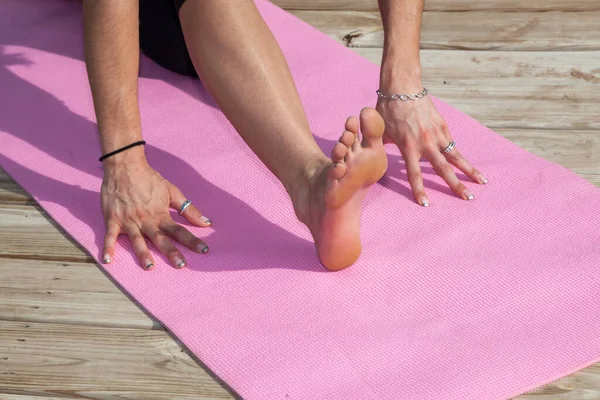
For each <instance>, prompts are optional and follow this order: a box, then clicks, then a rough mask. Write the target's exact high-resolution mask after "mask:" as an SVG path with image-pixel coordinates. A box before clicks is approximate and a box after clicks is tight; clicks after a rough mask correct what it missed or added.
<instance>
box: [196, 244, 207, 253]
mask: <svg viewBox="0 0 600 400" xmlns="http://www.w3.org/2000/svg"><path fill="white" fill-rule="evenodd" d="M196 250H197V251H198V253H202V254H206V253H208V246H207V245H205V244H203V243H200V244H199V245H198V246H197V247H196Z"/></svg>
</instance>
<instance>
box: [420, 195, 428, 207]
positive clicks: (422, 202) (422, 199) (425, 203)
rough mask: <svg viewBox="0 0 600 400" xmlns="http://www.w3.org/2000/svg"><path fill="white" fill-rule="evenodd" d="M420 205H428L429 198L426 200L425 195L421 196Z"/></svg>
mask: <svg viewBox="0 0 600 400" xmlns="http://www.w3.org/2000/svg"><path fill="white" fill-rule="evenodd" d="M421 205H422V206H423V207H429V200H427V198H426V197H422V198H421Z"/></svg>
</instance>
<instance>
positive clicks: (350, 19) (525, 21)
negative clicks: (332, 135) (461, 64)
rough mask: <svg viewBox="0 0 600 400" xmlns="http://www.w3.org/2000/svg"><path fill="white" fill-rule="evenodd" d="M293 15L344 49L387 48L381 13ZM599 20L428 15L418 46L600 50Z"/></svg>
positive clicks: (552, 15)
mask: <svg viewBox="0 0 600 400" xmlns="http://www.w3.org/2000/svg"><path fill="white" fill-rule="evenodd" d="M291 13H292V14H294V15H295V16H296V17H298V18H300V19H302V20H303V21H305V22H307V23H309V24H310V25H312V26H314V27H315V28H317V29H318V30H319V31H321V32H323V33H325V34H327V35H329V36H330V37H332V38H334V39H336V40H337V41H338V42H340V43H342V44H343V45H344V46H347V47H383V27H382V23H381V17H380V15H379V12H378V11H320V10H319V11H315V10H293V11H291ZM598 21H600V11H585V12H564V11H549V12H544V13H540V12H531V11H524V12H518V13H513V12H491V11H460V12H439V11H428V12H425V13H423V24H422V27H421V42H420V46H421V49H427V50H431V49H437V50H439V49H445V50H450V49H455V50H493V51H497V50H502V51H556V50H559V51H583V50H586V51H590V50H600V30H599V29H597V28H598ZM559 37H560V39H558V38H559Z"/></svg>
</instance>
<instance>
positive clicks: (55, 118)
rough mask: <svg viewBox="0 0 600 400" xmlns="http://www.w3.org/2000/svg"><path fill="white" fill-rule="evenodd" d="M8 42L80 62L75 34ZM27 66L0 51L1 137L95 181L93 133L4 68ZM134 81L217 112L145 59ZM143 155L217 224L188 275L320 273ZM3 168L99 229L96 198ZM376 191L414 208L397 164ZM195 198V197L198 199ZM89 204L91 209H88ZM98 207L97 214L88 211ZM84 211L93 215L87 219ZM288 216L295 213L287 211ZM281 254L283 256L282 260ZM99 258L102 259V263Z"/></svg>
mask: <svg viewBox="0 0 600 400" xmlns="http://www.w3.org/2000/svg"><path fill="white" fill-rule="evenodd" d="M64 7H67V8H68V10H69V13H63V14H62V16H61V18H67V19H68V18H79V19H80V18H81V17H80V13H81V10H80V5H79V4H76V3H70V4H69V3H66V4H64ZM66 25H69V24H66ZM70 25H75V24H70ZM70 25H69V26H70ZM79 32H80V31H79ZM11 36H12V37H11V38H6V39H3V40H2V41H1V42H0V45H15V46H24V47H30V48H35V49H38V50H42V51H45V52H49V53H53V54H57V55H60V56H64V57H68V58H72V59H76V60H80V61H82V62H83V49H82V43H81V35H80V33H79V34H75V35H69V32H65V35H64V37H57V36H56V35H37V36H36V35H27V34H19V32H15V34H13V35H11ZM28 64H29V61H28V60H27V59H25V58H24V57H21V56H19V55H15V54H6V53H5V51H4V50H2V49H0V68H1V69H0V82H2V89H3V90H2V91H1V92H0V129H2V130H3V131H5V132H8V133H9V134H11V135H14V136H16V137H18V138H20V139H22V140H25V141H27V142H28V143H30V144H32V145H34V146H36V147H38V148H39V149H41V150H42V151H44V152H45V153H47V154H48V156H49V157H54V158H55V159H58V160H60V161H62V162H64V163H66V164H68V165H70V166H72V167H74V168H77V169H79V170H81V171H83V172H86V173H88V174H90V175H93V176H96V177H98V178H101V177H102V168H101V165H100V164H99V163H98V162H97V157H96V156H97V154H99V152H100V150H99V141H98V137H97V128H96V125H95V124H94V123H92V122H91V121H89V120H87V119H86V118H83V117H81V116H79V115H77V114H76V113H73V112H71V111H70V110H69V109H68V108H67V107H66V106H65V105H64V104H63V103H62V102H61V101H60V100H59V99H57V98H55V97H54V96H53V95H51V94H50V93H48V92H46V91H44V90H42V89H41V88H39V87H37V86H35V85H33V84H31V83H30V82H28V81H26V80H24V79H21V78H20V77H18V76H17V75H15V74H14V73H12V72H11V71H10V70H9V69H8V68H7V67H9V66H10V65H28ZM49 73H51V71H49ZM140 77H141V78H146V79H161V80H164V79H165V78H168V79H169V83H170V84H171V85H173V86H175V87H177V88H178V89H179V90H181V91H182V92H184V93H186V94H187V95H189V96H192V97H193V98H195V99H196V100H198V101H201V102H202V103H204V104H207V105H210V106H211V107H216V106H215V103H214V101H213V100H212V99H211V97H210V95H209V94H208V93H207V92H206V90H204V88H203V87H202V85H201V83H200V82H199V81H198V80H194V79H192V78H188V77H181V76H175V75H174V74H172V73H171V72H169V71H166V70H164V69H163V68H162V67H160V66H158V65H156V64H154V63H153V62H151V61H150V60H148V59H146V58H145V57H143V56H142V60H141V63H140ZM341 130H342V127H340V133H341ZM41 132H43V134H41ZM315 139H316V141H317V143H318V145H319V146H320V147H321V148H322V149H323V150H324V151H325V152H327V153H329V152H330V151H331V149H332V148H333V146H334V145H335V143H336V141H334V140H328V139H325V138H322V137H315ZM75 147H77V148H80V149H89V151H84V152H81V151H80V152H75V150H73V149H74V148H75ZM146 153H147V155H148V159H149V162H150V163H151V165H152V166H153V167H154V168H156V169H157V170H158V171H159V172H160V173H161V174H163V176H165V178H167V179H168V180H170V181H171V182H172V183H174V184H175V185H177V186H178V187H180V188H181V190H182V191H183V192H184V193H186V194H188V195H189V196H190V198H193V199H197V200H196V201H197V202H198V204H199V208H200V209H201V210H202V211H203V212H204V213H206V215H210V216H211V218H212V219H213V220H214V221H215V229H214V230H213V231H212V232H211V233H210V235H209V237H208V238H207V242H208V244H209V246H210V247H211V252H212V253H217V254H218V260H219V261H218V263H216V264H215V263H213V262H212V260H211V256H212V254H211V255H209V256H207V258H206V261H204V260H203V261H202V262H201V263H200V264H198V265H194V264H190V265H189V267H190V268H191V269H197V270H202V271H210V270H236V269H245V265H248V264H249V261H250V260H249V258H252V256H251V255H253V254H259V255H260V265H261V266H260V267H258V268H282V267H283V266H285V268H296V269H303V270H310V271H322V267H320V265H319V263H318V260H317V259H316V255H315V250H314V245H313V244H312V243H311V242H308V241H306V240H304V239H302V238H299V237H297V236H295V235H293V234H291V233H289V232H288V231H286V230H284V229H282V228H280V227H279V226H277V225H274V224H272V223H271V222H269V221H268V220H266V219H264V218H263V217H262V216H261V215H259V214H258V213H257V212H255V211H254V210H253V209H252V208H251V207H249V206H248V205H247V204H245V203H244V202H243V201H242V200H240V199H238V198H236V197H234V196H232V195H231V194H229V193H227V192H225V191H223V190H222V189H220V188H218V187H216V186H214V185H212V184H211V183H209V182H208V181H207V180H205V179H204V178H203V177H202V176H200V175H199V174H197V173H196V172H195V171H194V169H193V168H191V166H190V165H189V164H188V163H186V162H185V161H183V160H182V159H180V158H178V157H177V156H175V155H173V154H171V153H168V152H165V151H163V150H160V149H158V148H156V147H153V146H152V145H150V144H148V145H146ZM1 161H2V163H1V165H3V166H5V168H6V169H7V170H9V171H13V174H14V175H15V176H18V177H19V178H21V179H23V178H24V179H26V180H27V181H29V182H36V185H35V186H36V191H35V192H36V195H38V198H39V199H40V200H45V201H51V202H53V203H56V204H61V205H62V206H63V207H64V208H66V209H68V210H69V211H70V212H72V213H73V215H74V216H75V217H77V218H78V219H79V220H80V221H81V222H82V223H85V224H86V225H88V226H90V227H98V226H103V222H102V219H101V218H102V216H101V212H100V196H99V192H93V191H89V190H87V189H83V188H81V187H78V186H74V185H70V184H68V183H66V182H61V181H58V180H54V179H52V178H50V177H47V176H43V175H40V174H37V173H36V172H34V171H31V170H28V169H26V168H25V167H23V166H21V165H19V164H18V160H16V161H15V160H9V159H7V158H6V157H4V156H3V157H2V160H1ZM14 171H17V172H16V173H15V172H14ZM423 172H425V173H434V171H433V169H432V168H431V167H423ZM189 182H193V183H194V187H193V188H190V187H186V183H189ZM380 184H381V185H382V186H383V187H386V188H387V189H389V190H393V191H394V192H397V193H399V194H401V195H402V196H404V197H406V198H408V199H409V200H411V201H412V200H413V196H412V192H411V190H410V187H409V186H408V182H407V178H406V172H405V167H404V163H403V161H402V160H401V157H398V156H390V167H389V169H388V172H387V174H386V176H384V178H383V179H382V180H381V181H380ZM425 185H426V188H428V189H430V190H431V189H434V190H436V191H439V192H442V193H446V194H448V195H451V196H454V194H452V192H451V191H450V190H449V189H448V188H447V187H446V186H443V185H440V184H437V183H434V182H431V181H429V180H427V179H426V180H425ZM98 189H99V188H98ZM196 193H198V194H197V195H196ZM200 193H201V195H200ZM65 199H77V201H78V202H79V203H80V204H85V206H82V207H79V208H78V207H74V206H73V204H72V203H69V202H68V201H65ZM90 204H93V205H94V206H93V207H90V206H89V205H90ZM96 205H97V208H95V209H94V207H96ZM90 210H95V211H96V212H95V213H94V214H92V213H91V211H90ZM289 212H290V213H293V209H292V206H291V204H290V206H289ZM173 213H174V212H173ZM174 219H175V220H176V221H178V222H182V223H183V224H187V222H184V221H183V220H182V219H181V218H179V216H177V215H176V213H174ZM238 221H239V222H238ZM256 232H260V234H261V236H263V237H264V238H265V240H264V241H263V244H261V245H258V246H257V245H256V243H255V242H254V241H253V240H252V239H253V238H255V235H256ZM103 235H104V232H103V231H102V232H95V238H94V240H95V244H96V245H97V246H98V248H100V249H101V248H102V243H103ZM120 240H121V241H122V242H121V243H123V242H124V241H125V239H124V238H121V239H120ZM250 243H252V244H250ZM262 246H264V247H262ZM150 247H151V245H150ZM154 254H155V255H157V258H162V260H163V263H167V261H166V259H165V258H164V257H163V256H162V255H160V253H159V252H157V251H154ZM279 254H286V257H285V259H284V258H283V257H282V256H279ZM97 256H98V258H100V255H97ZM291 257H293V258H292V259H299V260H305V262H304V263H303V265H297V266H290V265H289V263H288V262H287V260H288V259H290V258H291ZM217 265H218V266H217ZM254 268H257V267H254Z"/></svg>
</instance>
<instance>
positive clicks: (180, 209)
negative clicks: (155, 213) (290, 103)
mask: <svg viewBox="0 0 600 400" xmlns="http://www.w3.org/2000/svg"><path fill="white" fill-rule="evenodd" d="M190 204H192V202H191V201H189V200H186V201H184V202H183V204H182V205H181V207H179V211H178V212H179V215H181V214H183V212H184V211H185V209H186V208H188V207H189V206H190Z"/></svg>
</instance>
